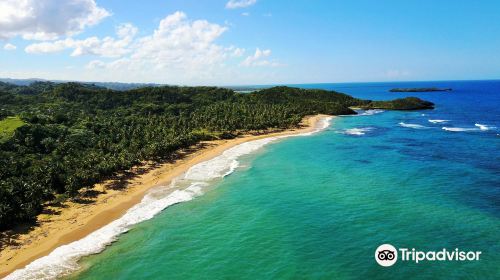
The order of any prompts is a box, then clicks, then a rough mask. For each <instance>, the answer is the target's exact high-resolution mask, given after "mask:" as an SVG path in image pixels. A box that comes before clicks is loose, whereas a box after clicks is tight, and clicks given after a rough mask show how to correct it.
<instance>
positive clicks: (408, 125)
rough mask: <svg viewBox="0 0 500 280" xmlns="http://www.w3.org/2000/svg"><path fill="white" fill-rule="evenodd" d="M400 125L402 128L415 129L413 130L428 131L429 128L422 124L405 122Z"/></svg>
mask: <svg viewBox="0 0 500 280" xmlns="http://www.w3.org/2000/svg"><path fill="white" fill-rule="evenodd" d="M399 125H400V126H402V127H407V128H413V129H427V128H429V127H427V126H423V125H420V124H413V123H404V122H400V123H399Z"/></svg>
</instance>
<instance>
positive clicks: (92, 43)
mask: <svg viewBox="0 0 500 280" xmlns="http://www.w3.org/2000/svg"><path fill="white" fill-rule="evenodd" d="M116 34H117V37H118V38H117V39H115V38H112V37H105V38H103V39H99V38H97V37H90V38H87V39H84V40H74V39H73V38H66V39H64V40H58V41H53V42H42V43H36V44H31V45H29V46H27V47H26V48H25V51H26V52H27V53H35V54H41V53H55V52H60V51H63V50H66V49H72V50H73V52H72V53H71V56H81V55H97V56H102V57H120V56H123V55H125V54H127V53H130V52H131V50H130V48H129V47H130V44H131V43H132V41H133V39H134V37H135V35H136V34H137V28H136V27H135V26H133V25H132V24H130V23H126V24H122V25H119V26H118V27H117V30H116Z"/></svg>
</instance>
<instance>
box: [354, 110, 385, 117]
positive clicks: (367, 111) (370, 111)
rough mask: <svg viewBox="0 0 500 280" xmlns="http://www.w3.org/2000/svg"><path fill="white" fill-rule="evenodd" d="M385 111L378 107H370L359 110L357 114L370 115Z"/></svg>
mask: <svg viewBox="0 0 500 280" xmlns="http://www.w3.org/2000/svg"><path fill="white" fill-rule="evenodd" d="M383 112H385V111H384V110H380V109H370V110H365V111H359V113H358V116H371V115H375V114H380V113H383Z"/></svg>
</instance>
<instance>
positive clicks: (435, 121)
mask: <svg viewBox="0 0 500 280" xmlns="http://www.w3.org/2000/svg"><path fill="white" fill-rule="evenodd" d="M428 121H429V122H430V123H447V122H449V121H450V120H428Z"/></svg>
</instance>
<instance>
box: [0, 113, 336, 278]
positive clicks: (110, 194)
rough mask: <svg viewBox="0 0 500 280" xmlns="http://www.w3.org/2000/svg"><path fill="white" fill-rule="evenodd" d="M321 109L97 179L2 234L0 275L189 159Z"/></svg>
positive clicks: (175, 172) (91, 226) (139, 194)
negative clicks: (25, 225)
mask: <svg viewBox="0 0 500 280" xmlns="http://www.w3.org/2000/svg"><path fill="white" fill-rule="evenodd" d="M325 117H327V116H325V115H316V116H309V117H306V118H304V120H303V122H302V126H301V128H297V129H290V130H286V131H281V132H269V133H265V134H261V135H245V136H242V137H238V138H235V139H230V140H216V141H209V142H204V143H201V145H198V147H193V148H192V149H188V150H187V151H185V152H184V153H185V156H183V157H182V158H180V159H178V160H175V161H174V162H169V163H163V164H159V165H156V166H144V167H142V168H139V169H136V170H135V172H133V173H132V174H134V176H129V177H131V178H129V177H126V178H120V179H116V180H110V181H107V182H104V183H102V184H97V185H96V186H95V187H94V188H93V189H92V190H91V191H90V192H89V193H90V194H93V197H90V198H89V199H88V200H86V199H84V200H83V201H79V202H65V203H64V204H63V205H59V206H57V207H48V209H47V210H46V211H45V212H44V213H42V214H40V215H39V217H38V223H37V225H36V226H34V227H32V228H30V229H26V230H18V232H16V233H15V234H12V233H11V234H8V235H7V236H2V239H1V242H3V243H4V244H1V247H0V248H1V251H0V278H2V277H5V276H7V275H8V274H10V273H12V272H13V271H14V270H16V269H20V268H23V267H24V266H26V265H27V264H29V263H31V262H32V261H34V260H36V259H38V258H41V257H43V256H46V255H48V254H49V253H50V252H51V251H53V250H54V249H55V248H57V247H60V246H62V245H65V244H69V243H71V242H74V241H77V240H80V239H82V238H84V237H85V236H87V235H89V234H90V233H92V232H94V231H96V230H97V229H99V228H101V227H103V226H105V225H107V224H109V223H111V222H112V221H114V220H116V219H118V218H120V217H121V216H123V215H124V214H125V213H126V212H127V210H128V209H130V208H131V207H133V206H134V205H136V204H138V203H139V202H140V201H141V200H142V198H143V197H144V196H145V194H146V193H147V192H148V191H149V190H150V189H152V188H153V187H156V186H160V185H168V184H170V182H171V181H172V179H174V178H176V177H178V176H180V175H182V174H183V173H185V172H186V171H187V170H188V169H189V168H191V167H192V166H193V165H195V164H198V163H200V162H204V161H207V160H210V159H212V158H214V157H216V156H218V155H220V154H222V153H223V152H224V151H225V150H227V149H229V148H232V147H234V146H237V145H239V144H242V143H245V142H248V141H252V140H258V139H263V138H267V137H274V136H285V135H294V134H301V133H307V132H312V131H314V130H316V129H317V125H318V121H319V120H321V119H323V118H325Z"/></svg>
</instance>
